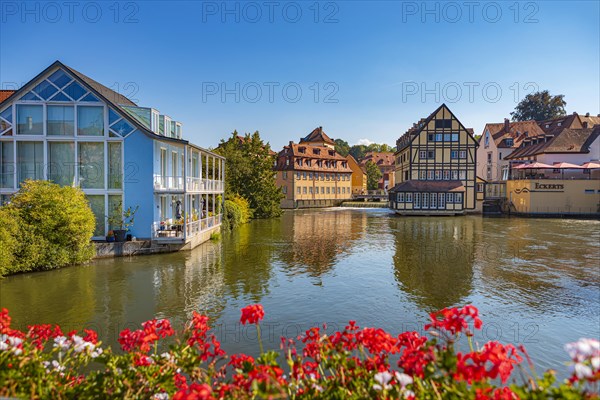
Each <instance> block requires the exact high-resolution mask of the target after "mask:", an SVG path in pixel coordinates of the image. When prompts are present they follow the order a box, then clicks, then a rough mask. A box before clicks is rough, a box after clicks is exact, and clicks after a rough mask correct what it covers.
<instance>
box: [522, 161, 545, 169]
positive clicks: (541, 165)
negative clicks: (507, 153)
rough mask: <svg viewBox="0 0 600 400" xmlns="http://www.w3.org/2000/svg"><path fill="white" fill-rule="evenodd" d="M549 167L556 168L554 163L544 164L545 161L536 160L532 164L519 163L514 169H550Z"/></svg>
mask: <svg viewBox="0 0 600 400" xmlns="http://www.w3.org/2000/svg"><path fill="white" fill-rule="evenodd" d="M548 168H555V167H553V166H552V165H548V164H544V163H541V162H537V161H536V162H534V163H531V164H521V165H517V166H516V167H514V168H513V169H548Z"/></svg>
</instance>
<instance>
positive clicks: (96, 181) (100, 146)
mask: <svg viewBox="0 0 600 400" xmlns="http://www.w3.org/2000/svg"><path fill="white" fill-rule="evenodd" d="M78 151H79V160H78V162H79V184H80V186H81V188H82V189H104V143H103V142H83V143H81V142H80V143H79V149H78Z"/></svg>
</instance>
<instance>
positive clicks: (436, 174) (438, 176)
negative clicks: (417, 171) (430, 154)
mask: <svg viewBox="0 0 600 400" xmlns="http://www.w3.org/2000/svg"><path fill="white" fill-rule="evenodd" d="M440 179H442V171H435V180H436V181H439V180H440Z"/></svg>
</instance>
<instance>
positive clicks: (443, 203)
mask: <svg viewBox="0 0 600 400" xmlns="http://www.w3.org/2000/svg"><path fill="white" fill-rule="evenodd" d="M438 198H439V200H440V201H439V204H438V208H441V209H445V208H446V193H440V194H439V196H438Z"/></svg>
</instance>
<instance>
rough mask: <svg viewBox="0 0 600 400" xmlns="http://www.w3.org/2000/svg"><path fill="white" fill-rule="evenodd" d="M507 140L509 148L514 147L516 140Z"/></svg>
mask: <svg viewBox="0 0 600 400" xmlns="http://www.w3.org/2000/svg"><path fill="white" fill-rule="evenodd" d="M505 140H506V145H507V146H513V145H514V143H515V142H514V140H513V139H505Z"/></svg>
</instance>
